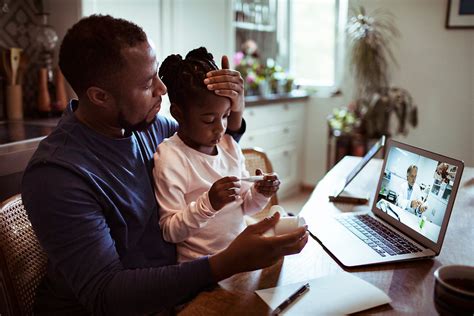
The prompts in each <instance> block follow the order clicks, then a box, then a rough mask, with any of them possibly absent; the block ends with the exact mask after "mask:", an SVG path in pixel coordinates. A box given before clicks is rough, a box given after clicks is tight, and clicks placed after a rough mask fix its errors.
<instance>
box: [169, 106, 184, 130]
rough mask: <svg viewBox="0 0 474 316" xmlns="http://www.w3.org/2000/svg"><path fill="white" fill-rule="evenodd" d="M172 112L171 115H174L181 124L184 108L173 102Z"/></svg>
mask: <svg viewBox="0 0 474 316" xmlns="http://www.w3.org/2000/svg"><path fill="white" fill-rule="evenodd" d="M170 113H171V116H173V117H174V119H175V120H176V121H178V123H179V124H180V125H181V124H182V122H183V110H182V109H181V107H180V106H178V105H177V104H176V103H171V106H170Z"/></svg>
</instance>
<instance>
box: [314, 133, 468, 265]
mask: <svg viewBox="0 0 474 316" xmlns="http://www.w3.org/2000/svg"><path fill="white" fill-rule="evenodd" d="M463 169H464V163H463V162H462V161H460V160H456V159H453V158H449V157H446V156H443V155H439V154H436V153H433V152H430V151H427V150H424V149H421V148H417V147H414V146H410V145H407V144H403V143H400V142H397V141H394V140H391V139H390V140H388V141H387V144H386V149H385V158H384V162H383V166H382V169H381V172H380V176H379V180H378V184H377V187H376V188H374V189H375V190H376V191H375V193H376V194H375V198H374V201H373V203H372V206H371V210H370V211H367V210H366V211H360V212H353V213H350V214H347V213H345V214H340V215H336V216H329V215H328V216H324V217H322V218H319V219H318V221H315V225H314V227H310V231H311V233H312V235H314V237H315V238H316V239H317V240H318V241H319V242H320V243H321V244H322V245H323V246H324V247H325V248H326V249H327V250H328V251H329V252H330V253H331V254H332V255H333V256H334V257H335V258H336V259H337V260H338V261H339V262H340V263H341V264H342V265H344V266H346V267H355V266H363V265H371V264H380V263H386V262H396V261H406V260H415V259H422V258H430V257H435V256H437V255H438V254H439V253H440V251H441V247H442V245H443V240H444V236H445V234H446V229H447V228H448V223H449V218H450V216H451V212H452V209H453V205H454V200H455V197H456V193H457V190H458V187H459V182H460V180H461V176H462V172H463ZM413 176H414V177H413ZM413 178H414V180H413ZM409 184H411V185H409Z"/></svg>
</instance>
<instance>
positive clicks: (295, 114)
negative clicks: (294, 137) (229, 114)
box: [244, 103, 304, 130]
mask: <svg viewBox="0 0 474 316" xmlns="http://www.w3.org/2000/svg"><path fill="white" fill-rule="evenodd" d="M244 118H245V121H246V122H247V126H248V128H249V129H252V130H254V129H258V128H262V127H267V126H273V125H280V124H282V123H285V122H296V121H299V122H300V124H302V120H303V118H304V105H303V104H301V103H292V104H286V103H283V104H273V105H263V106H258V107H252V108H247V109H245V111H244Z"/></svg>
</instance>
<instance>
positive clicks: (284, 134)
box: [240, 124, 302, 151]
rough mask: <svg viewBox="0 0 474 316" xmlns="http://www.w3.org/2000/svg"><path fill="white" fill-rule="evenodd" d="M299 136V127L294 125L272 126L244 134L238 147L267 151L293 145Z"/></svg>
mask: <svg viewBox="0 0 474 316" xmlns="http://www.w3.org/2000/svg"><path fill="white" fill-rule="evenodd" d="M301 134H302V129H301V126H298V125H296V124H291V125H287V126H284V125H281V126H273V127H269V128H265V129H258V130H253V131H249V132H248V133H245V134H244V135H243V136H242V139H241V141H240V145H241V147H242V148H252V147H261V148H263V149H264V150H265V151H268V150H270V149H272V148H275V147H279V146H285V145H288V144H292V143H295V142H296V141H297V139H298V137H299V135H301Z"/></svg>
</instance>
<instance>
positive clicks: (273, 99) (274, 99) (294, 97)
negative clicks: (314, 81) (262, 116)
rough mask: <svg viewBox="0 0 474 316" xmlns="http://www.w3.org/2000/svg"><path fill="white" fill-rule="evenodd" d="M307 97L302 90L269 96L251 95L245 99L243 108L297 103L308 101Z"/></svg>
mask: <svg viewBox="0 0 474 316" xmlns="http://www.w3.org/2000/svg"><path fill="white" fill-rule="evenodd" d="M308 98H309V95H308V93H307V92H306V91H303V90H293V91H292V92H290V93H282V94H269V95H265V96H260V95H252V96H246V97H245V106H246V107H252V106H257V105H264V104H269V103H271V104H275V103H287V102H298V101H306V100H308Z"/></svg>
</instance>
